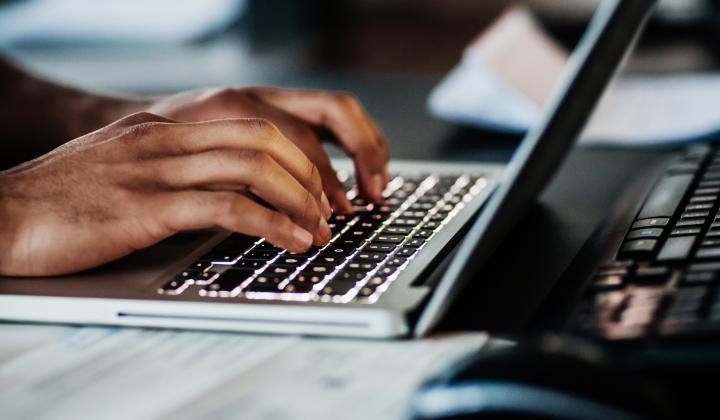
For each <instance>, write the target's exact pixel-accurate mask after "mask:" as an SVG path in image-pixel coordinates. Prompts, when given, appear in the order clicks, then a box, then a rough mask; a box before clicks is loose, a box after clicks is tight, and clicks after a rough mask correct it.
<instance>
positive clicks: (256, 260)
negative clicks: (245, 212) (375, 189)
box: [158, 174, 487, 303]
mask: <svg viewBox="0 0 720 420" xmlns="http://www.w3.org/2000/svg"><path fill="white" fill-rule="evenodd" d="M342 178H344V183H345V185H346V188H348V190H349V192H348V198H350V199H351V201H352V203H353V207H354V213H353V214H334V215H333V216H332V217H331V218H330V220H329V221H328V224H329V225H330V228H331V230H332V232H333V237H332V239H331V241H330V243H329V244H328V245H326V246H324V247H312V248H311V249H310V250H308V251H307V252H305V253H302V254H294V253H290V252H288V251H286V250H284V249H281V248H278V247H275V246H273V245H272V244H270V243H268V242H266V241H264V240H263V239H254V238H249V237H247V236H244V235H240V234H232V235H230V236H229V237H228V238H227V239H225V240H224V241H222V242H220V243H219V244H218V245H217V246H215V247H214V248H213V249H212V250H211V251H210V252H209V253H207V254H206V255H204V256H202V257H201V258H200V259H199V260H198V261H196V262H195V263H193V264H192V265H191V266H190V267H187V269H186V270H184V271H182V272H181V273H179V274H177V275H176V276H175V277H174V278H172V279H170V280H169V281H168V282H167V283H165V284H164V285H163V286H161V287H160V288H159V289H158V293H160V294H163V295H173V296H178V295H183V294H186V293H196V294H199V295H201V296H204V297H210V298H237V297H240V298H245V299H258V300H285V301H316V302H333V303H347V302H351V301H355V302H362V303H374V302H376V301H377V300H378V298H379V297H380V295H381V294H382V293H383V292H384V291H385V290H387V288H388V286H389V285H390V284H391V283H392V281H393V280H394V279H395V278H397V276H398V275H399V273H400V272H401V271H402V270H403V269H405V267H406V266H407V265H408V264H409V263H410V262H411V261H412V260H413V258H414V257H415V255H416V254H417V252H418V251H419V250H420V249H422V248H423V247H424V246H425V244H426V243H427V242H428V241H431V240H432V239H433V237H434V236H435V235H436V234H437V232H439V231H440V230H441V229H443V228H444V227H445V226H446V224H447V223H448V222H449V221H450V220H451V219H452V218H453V217H454V216H455V215H456V214H457V213H458V212H459V211H460V210H462V209H463V208H464V206H465V205H466V203H468V202H469V201H470V200H472V199H473V198H474V197H475V196H476V195H477V194H478V193H479V191H481V190H482V189H483V188H484V187H485V186H486V184H487V180H486V179H485V178H484V177H482V176H479V175H477V176H471V175H452V176H445V175H443V176H439V175H433V174H422V175H415V176H412V175H411V176H408V175H403V176H395V177H394V178H393V179H392V181H391V182H390V183H389V185H388V187H387V189H386V190H385V191H384V193H383V197H384V199H383V202H382V203H381V204H379V205H373V204H370V203H368V202H367V201H366V200H365V199H363V198H360V197H358V196H357V189H356V188H354V187H352V184H353V180H352V179H351V178H350V177H347V176H343V177H342ZM342 178H341V179H342Z"/></svg>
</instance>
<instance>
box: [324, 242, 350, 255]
mask: <svg viewBox="0 0 720 420" xmlns="http://www.w3.org/2000/svg"><path fill="white" fill-rule="evenodd" d="M354 252H355V248H353V247H349V246H335V244H330V246H329V247H327V248H326V249H325V251H323V255H334V256H336V257H347V256H349V255H351V254H352V253H354Z"/></svg>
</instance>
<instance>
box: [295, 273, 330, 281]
mask: <svg viewBox="0 0 720 420" xmlns="http://www.w3.org/2000/svg"><path fill="white" fill-rule="evenodd" d="M323 280H325V276H324V275H322V274H315V273H306V272H302V273H300V274H298V275H297V277H295V278H294V279H293V280H292V281H293V282H296V283H312V284H318V283H320V282H321V281H323Z"/></svg>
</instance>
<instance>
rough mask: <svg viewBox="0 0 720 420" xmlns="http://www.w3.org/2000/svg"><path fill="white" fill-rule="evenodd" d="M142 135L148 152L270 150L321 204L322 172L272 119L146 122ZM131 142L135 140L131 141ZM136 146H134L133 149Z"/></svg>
mask: <svg viewBox="0 0 720 420" xmlns="http://www.w3.org/2000/svg"><path fill="white" fill-rule="evenodd" d="M135 136H141V137H144V138H146V139H147V140H149V141H145V142H143V148H144V150H143V152H142V153H144V154H145V155H146V156H152V157H157V155H162V156H167V155H187V154H193V153H200V152H204V151H210V150H222V149H226V150H230V149H234V150H256V151H261V152H265V153H268V154H270V155H271V156H272V157H273V159H275V161H277V162H278V163H279V164H280V165H282V166H283V167H284V168H285V169H286V170H287V171H288V172H289V173H290V174H291V175H292V176H293V177H295V178H296V179H297V180H298V181H299V182H300V183H301V184H302V185H303V187H305V189H307V190H308V191H310V192H311V193H312V195H313V197H314V198H315V200H316V201H317V203H318V205H319V206H320V205H321V203H322V181H321V179H320V173H319V172H318V169H317V168H316V167H315V165H313V163H312V162H311V161H310V160H309V159H308V158H307V157H306V156H305V154H304V153H303V152H302V151H301V150H300V149H299V148H298V147H297V146H296V145H295V144H293V142H291V141H290V140H288V139H287V138H286V137H285V136H283V135H282V133H280V131H279V130H278V129H277V128H276V127H275V126H274V125H273V124H271V123H269V122H268V121H266V120H262V119H225V120H213V121H203V122H197V123H178V124H164V123H157V124H156V123H146V124H144V128H143V129H142V130H135V131H134V132H133V133H132V134H130V139H132V138H133V137H135ZM130 143H132V140H131V141H130ZM133 150H135V149H133Z"/></svg>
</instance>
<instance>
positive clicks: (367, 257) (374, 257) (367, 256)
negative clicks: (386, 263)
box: [353, 249, 387, 262]
mask: <svg viewBox="0 0 720 420" xmlns="http://www.w3.org/2000/svg"><path fill="white" fill-rule="evenodd" d="M386 256H387V254H386V253H384V252H369V251H365V250H364V249H363V250H362V251H360V252H358V253H357V254H355V257H354V258H353V260H355V261H363V262H366V261H374V262H380V261H382V260H384V259H385V257H386Z"/></svg>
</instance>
